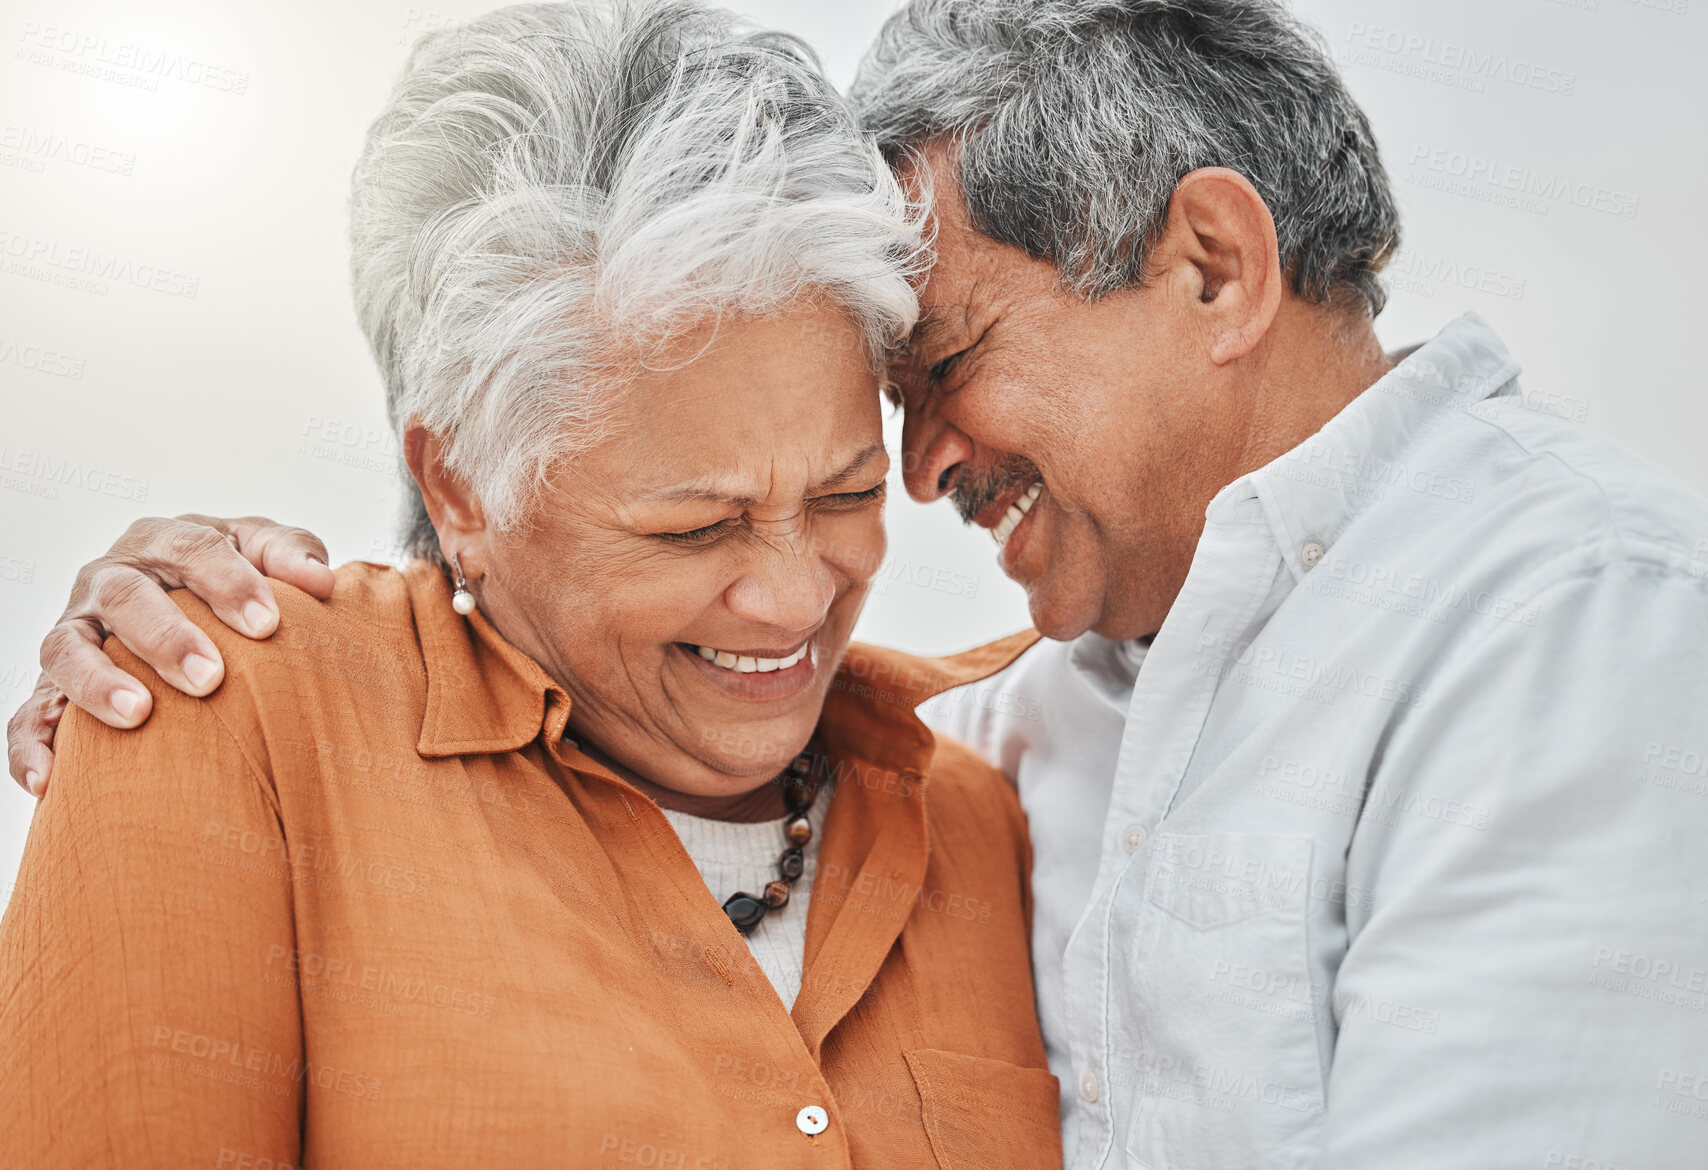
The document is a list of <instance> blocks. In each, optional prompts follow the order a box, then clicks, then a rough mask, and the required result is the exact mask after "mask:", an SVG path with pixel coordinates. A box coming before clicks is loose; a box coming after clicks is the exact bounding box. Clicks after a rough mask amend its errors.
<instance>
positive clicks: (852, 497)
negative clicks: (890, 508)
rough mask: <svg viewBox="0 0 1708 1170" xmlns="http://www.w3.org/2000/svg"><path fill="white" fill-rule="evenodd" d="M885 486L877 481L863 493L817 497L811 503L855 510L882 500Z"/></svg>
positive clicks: (843, 493) (882, 482)
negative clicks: (862, 505)
mask: <svg viewBox="0 0 1708 1170" xmlns="http://www.w3.org/2000/svg"><path fill="white" fill-rule="evenodd" d="M887 486H888V485H887V484H886V483H885V482H884V481H882V480H879V481H878V483H877V484H876V485H874V486H873V487H869V488H867V489H866V490H865V491H863V492H836V493H835V494H833V495H828V496H819V497H818V498H817V499H815V500H814V501H813V503H815V504H819V503H827V504H831V505H832V506H837V505H840V506H842V507H847V508H857V507H859V506H860V505H861V504H869V503H871V502H872V501H873V500H879V499H882V498H883V495H884V489H885V488H886V487H887Z"/></svg>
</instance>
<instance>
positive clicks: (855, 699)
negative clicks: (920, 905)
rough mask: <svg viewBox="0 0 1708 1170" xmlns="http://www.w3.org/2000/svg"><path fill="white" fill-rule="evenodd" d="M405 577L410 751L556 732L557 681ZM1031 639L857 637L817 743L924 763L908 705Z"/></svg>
mask: <svg viewBox="0 0 1708 1170" xmlns="http://www.w3.org/2000/svg"><path fill="white" fill-rule="evenodd" d="M404 579H405V581H406V583H407V588H408V590H409V599H410V606H411V608H412V609H413V610H414V614H415V628H416V632H417V634H418V635H419V638H420V642H421V655H422V660H423V663H424V665H425V668H426V672H427V708H426V712H425V714H424V715H423V716H422V720H421V735H420V738H419V740H418V741H417V743H416V750H417V751H418V752H420V754H421V755H422V756H424V757H428V758H436V757H444V756H459V755H477V754H484V753H489V752H511V751H519V750H520V749H522V748H524V747H526V746H527V745H528V744H530V743H532V742H533V741H534V740H535V739H536V738H539V736H540V734H541V732H542V731H543V732H545V737H546V740H547V741H548V742H556V741H557V740H558V739H560V738H561V737H562V736H563V731H564V727H565V725H566V724H567V723H568V721H569V708H570V699H569V696H568V695H567V694H566V693H565V692H564V690H563V688H562V687H560V686H559V685H558V684H557V683H556V682H554V681H553V680H552V678H551V676H550V675H548V674H547V673H546V672H545V670H544V669H543V668H542V667H541V666H540V665H539V664H538V663H537V662H535V661H534V660H533V659H532V658H530V657H528V656H527V655H526V654H524V653H522V651H520V650H518V649H517V648H516V647H514V646H512V645H511V644H510V643H509V642H506V641H505V640H504V637H503V635H501V634H500V633H499V632H498V631H497V630H496V629H494V628H493V625H492V623H491V622H489V621H487V620H486V617H485V615H484V614H482V613H481V612H480V611H479V610H476V611H475V612H474V613H471V614H469V615H468V617H466V618H465V617H463V616H461V615H460V614H458V613H457V612H456V611H455V610H453V609H452V608H451V585H450V582H449V581H447V580H446V579H445V574H444V573H443V572H442V571H441V570H440V569H439V568H438V567H437V566H434V565H430V564H427V563H425V562H420V561H418V562H415V563H414V564H411V565H410V566H409V567H408V568H406V569H405V570H404ZM1037 640H1038V635H1037V634H1036V633H1035V632H1033V631H1027V632H1025V633H1022V634H1015V635H1013V636H1012V637H1008V638H1004V639H1002V640H1001V641H998V642H992V643H990V644H989V645H987V646H981V647H979V648H978V649H976V650H969V651H968V652H966V653H965V654H958V655H955V656H953V657H949V658H921V657H917V656H915V655H912V654H904V653H902V652H901V651H899V650H887V649H884V648H882V647H878V646H867V645H863V644H861V643H859V642H856V643H854V644H853V645H851V646H850V647H849V648H848V653H847V654H846V655H844V656H843V660H842V665H841V668H840V669H839V670H838V671H837V674H836V678H835V679H834V680H833V681H832V682H831V684H830V693H829V695H828V696H827V697H826V699H825V704H824V714H823V716H822V717H821V718H820V720H819V737H820V741H821V742H822V743H823V746H824V747H825V749H826V750H827V751H828V752H829V753H831V754H832V755H833V756H835V755H848V756H851V757H854V758H859V759H864V760H867V761H869V762H870V763H873V764H877V765H880V766H882V767H886V768H893V769H895V770H896V771H897V772H900V771H903V770H908V769H911V770H915V771H923V769H924V767H925V766H926V765H927V764H928V763H929V759H930V755H931V751H932V748H933V745H934V744H935V740H934V739H933V738H932V736H931V733H930V732H929V731H927V730H926V728H925V724H924V723H923V722H922V721H921V720H920V719H919V717H918V716H917V715H915V714H914V708H916V707H917V706H919V704H921V703H923V702H924V701H925V700H927V699H929V698H931V697H932V696H934V695H937V694H939V693H941V692H943V691H946V690H949V689H951V688H953V687H958V686H964V685H966V684H968V683H973V682H977V681H979V680H980V679H982V678H986V677H988V676H989V675H992V674H995V673H996V672H997V671H999V670H1001V669H1002V668H1003V667H1005V666H1007V665H1008V664H1009V663H1011V662H1013V661H1014V659H1016V658H1018V657H1019V656H1020V654H1021V653H1022V652H1023V651H1024V650H1026V649H1027V648H1028V647H1029V646H1031V645H1032V644H1033V643H1034V642H1036V641H1037Z"/></svg>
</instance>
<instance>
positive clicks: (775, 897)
mask: <svg viewBox="0 0 1708 1170" xmlns="http://www.w3.org/2000/svg"><path fill="white" fill-rule="evenodd" d="M765 904H766V905H767V906H769V907H771V909H773V910H781V909H782V908H783V907H784V906H787V905H788V904H789V883H788V882H766V883H765Z"/></svg>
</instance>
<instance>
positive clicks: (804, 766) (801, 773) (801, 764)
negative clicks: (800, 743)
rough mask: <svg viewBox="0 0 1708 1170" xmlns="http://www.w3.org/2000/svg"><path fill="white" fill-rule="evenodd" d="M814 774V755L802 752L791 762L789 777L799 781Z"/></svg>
mask: <svg viewBox="0 0 1708 1170" xmlns="http://www.w3.org/2000/svg"><path fill="white" fill-rule="evenodd" d="M811 774H812V753H811V752H802V753H800V754H799V755H798V756H796V757H795V758H794V759H792V760H790V761H789V775H791V776H793V777H795V778H796V779H797V780H805V779H806V778H807V777H808V776H810V775H811Z"/></svg>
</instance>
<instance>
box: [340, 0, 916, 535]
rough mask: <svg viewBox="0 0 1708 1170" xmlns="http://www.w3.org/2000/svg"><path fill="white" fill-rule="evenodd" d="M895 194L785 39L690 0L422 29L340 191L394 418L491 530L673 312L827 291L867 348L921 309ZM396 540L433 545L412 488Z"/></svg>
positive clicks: (659, 347)
mask: <svg viewBox="0 0 1708 1170" xmlns="http://www.w3.org/2000/svg"><path fill="white" fill-rule="evenodd" d="M922 216H923V210H922V209H921V208H920V207H919V206H917V205H915V204H913V203H910V202H909V200H908V198H907V196H906V195H905V193H904V192H903V191H902V189H901V187H900V185H899V184H898V183H897V181H896V179H895V177H894V176H893V174H892V173H891V171H890V169H889V167H888V166H887V165H886V163H885V161H884V159H883V157H882V156H881V155H880V154H879V152H878V150H877V149H876V147H875V146H874V144H873V143H872V141H871V140H870V138H869V136H867V135H865V134H863V133H862V132H861V131H860V129H859V127H858V125H857V122H856V119H855V117H854V114H853V112H852V110H851V109H850V107H849V106H848V105H847V103H846V101H845V100H844V99H843V98H841V97H840V96H839V95H838V94H837V93H836V91H835V89H834V88H833V87H832V86H831V84H830V83H829V82H828V81H827V80H826V79H825V78H824V76H823V75H822V73H821V71H820V68H819V65H818V61H817V59H816V58H815V57H814V56H813V54H812V52H811V50H809V49H808V48H807V47H806V46H805V45H804V44H803V43H801V42H800V41H799V40H796V39H795V38H793V37H790V36H787V35H785V34H782V33H775V32H762V31H754V30H751V29H748V28H746V27H745V26H743V25H740V24H739V23H738V21H737V19H736V17H735V16H734V15H732V14H730V13H727V12H724V11H721V10H717V9H709V8H706V7H703V6H701V5H700V4H698V3H695V2H693V0H664V2H662V3H641V4H629V3H624V2H622V0H618V2H616V3H613V4H610V5H604V4H596V3H593V2H591V0H584V2H579V3H569V4H537V5H520V6H516V7H512V8H504V9H500V10H498V11H496V12H492V13H489V14H487V15H485V16H483V17H480V18H479V19H477V20H474V21H472V22H471V23H469V24H465V25H462V26H460V27H456V28H451V29H446V30H441V31H435V32H432V33H429V34H428V35H427V36H425V37H423V38H422V39H421V41H419V42H418V43H417V44H416V46H415V48H414V50H413V52H412V54H411V56H410V58H409V63H408V66H407V68H406V70H405V72H404V75H403V77H402V79H401V80H400V81H399V82H398V84H397V86H396V88H395V89H394V91H393V92H392V94H391V97H390V99H389V100H388V101H387V103H386V106H385V109H384V111H383V112H382V113H381V114H380V116H379V117H378V118H377V119H376V120H375V121H374V123H373V125H372V127H371V128H370V129H369V131H368V136H367V141H366V144H365V147H364V149H363V152H362V156H361V161H360V162H359V163H358V164H357V166H356V171H355V176H354V179H353V183H352V199H351V227H350V237H351V252H352V259H351V263H352V268H353V274H354V283H355V298H356V309H357V315H358V317H359V319H360V321H361V325H362V329H363V331H364V332H365V333H366V334H367V336H368V341H369V343H370V345H371V346H372V348H373V352H374V357H375V359H376V360H377V361H378V363H379V366H380V370H381V372H382V374H383V375H384V378H385V386H386V397H387V405H388V408H389V412H390V415H391V420H392V424H393V426H394V427H396V428H398V430H399V431H400V433H401V431H402V429H403V427H404V426H405V425H407V424H408V423H410V422H412V421H413V422H418V423H419V424H421V425H423V426H425V427H426V428H428V429H429V430H431V431H433V432H435V433H436V434H439V435H442V436H444V437H445V438H446V440H447V443H446V445H447V452H448V454H447V465H448V467H449V468H450V470H451V471H452V472H453V473H455V474H457V475H459V476H461V477H462V478H463V479H465V480H466V481H467V482H469V483H470V484H472V485H473V486H474V487H475V489H476V491H477V493H478V494H479V496H480V499H481V504H482V506H483V508H484V509H485V511H486V514H487V517H488V519H489V520H490V521H491V522H492V523H493V524H494V525H495V526H496V527H498V528H501V529H503V528H508V527H510V526H513V525H515V524H517V523H519V522H520V521H522V520H523V519H524V518H525V514H526V512H527V509H528V506H529V504H530V503H531V501H532V499H533V493H535V492H537V490H538V488H539V487H540V485H541V484H542V483H543V482H544V481H545V478H546V476H547V474H548V471H549V467H550V465H551V464H552V462H553V461H554V460H556V459H559V458H562V457H564V456H566V455H567V456H573V454H574V453H575V452H576V451H578V450H585V448H586V445H587V444H589V443H591V442H594V441H597V439H598V437H599V436H600V434H601V433H602V431H601V426H602V424H601V418H602V416H603V415H604V413H605V409H604V408H605V407H606V406H607V405H608V404H609V403H610V402H611V401H612V399H613V397H614V395H615V394H617V393H619V392H620V390H621V387H622V385H623V384H624V382H625V380H626V378H627V377H628V376H632V374H633V373H634V372H635V371H636V370H638V369H642V368H646V365H647V363H648V362H649V361H651V360H653V359H655V358H656V357H657V355H659V354H660V353H662V352H663V348H664V347H665V346H666V345H667V344H669V343H670V342H671V341H672V340H673V339H675V338H679V337H680V336H681V335H682V334H683V333H684V332H685V331H686V330H688V329H690V328H692V327H694V326H696V325H698V324H701V323H703V322H706V321H708V320H710V321H714V322H715V321H717V320H718V319H720V318H721V317H722V316H723V315H725V314H728V313H755V314H762V313H766V312H770V311H775V310H777V309H780V308H783V307H785V306H786V305H788V304H789V303H791V302H793V301H796V300H797V299H799V298H802V297H809V296H818V297H824V298H826V299H827V300H829V301H830V302H832V303H835V304H838V305H840V306H841V307H842V308H844V309H845V310H846V311H847V312H848V313H849V314H850V316H851V317H852V318H853V320H854V321H855V323H856V324H857V326H858V327H859V329H860V331H861V334H862V336H863V337H864V339H865V342H866V346H867V351H868V356H869V357H870V359H871V360H872V361H873V362H874V369H875V368H876V363H878V362H879V361H880V360H881V358H882V356H883V354H884V353H885V352H886V351H887V350H888V349H889V348H890V347H891V346H893V345H895V344H896V343H897V342H898V341H900V340H901V339H902V338H904V337H905V336H906V334H907V332H908V331H909V330H910V329H911V328H912V326H913V323H914V319H915V315H916V313H917V306H916V301H915V298H914V294H913V291H912V287H911V285H910V284H909V280H910V279H911V278H912V277H913V276H915V275H917V273H918V272H919V270H920V269H921V267H922V266H923V265H924V264H925V263H927V262H928V252H927V251H926V245H925V243H924V240H923V228H922V222H921V221H922ZM407 526H408V530H407V534H406V543H407V545H408V546H409V548H410V551H411V552H413V553H415V554H416V555H424V556H428V557H431V558H437V556H438V549H437V541H436V539H435V537H434V533H433V529H432V526H431V524H430V523H429V522H428V520H427V515H426V510H425V507H424V506H423V505H422V503H421V500H420V497H419V493H416V495H415V496H414V497H413V499H412V501H411V510H410V515H409V517H408V521H407Z"/></svg>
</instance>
